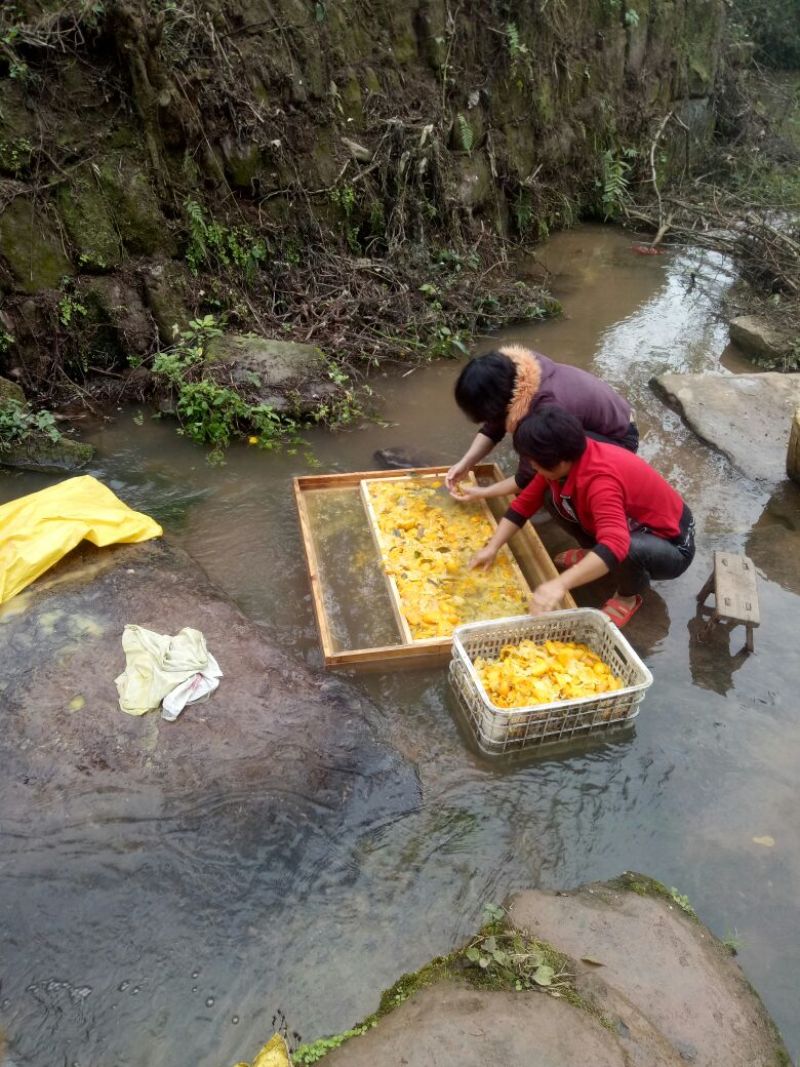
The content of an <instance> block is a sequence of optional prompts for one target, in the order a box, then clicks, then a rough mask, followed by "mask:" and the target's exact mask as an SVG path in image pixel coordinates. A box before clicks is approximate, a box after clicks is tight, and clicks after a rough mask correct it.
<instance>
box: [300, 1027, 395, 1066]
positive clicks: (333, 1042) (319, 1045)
mask: <svg viewBox="0 0 800 1067" xmlns="http://www.w3.org/2000/svg"><path fill="white" fill-rule="evenodd" d="M371 1026H377V1023H376V1022H373V1023H372V1024H371ZM369 1029H370V1026H368V1025H364V1026H356V1027H354V1028H353V1029H352V1030H345V1031H344V1033H341V1034H334V1035H333V1036H332V1037H322V1038H320V1039H319V1041H314V1042H312V1043H311V1044H308V1045H301V1046H300V1047H299V1048H298V1049H296V1050H295V1051H294V1052H293V1053H292V1063H295V1064H298V1065H302V1067H307V1065H308V1064H312V1063H319V1061H320V1060H321V1059H322V1058H323V1056H327V1054H328V1053H329V1052H332V1051H333V1050H334V1049H335V1048H339V1046H340V1045H343V1044H344V1043H345V1041H349V1040H350V1038H351V1037H361V1035H362V1034H366V1032H367V1031H368V1030H369Z"/></svg>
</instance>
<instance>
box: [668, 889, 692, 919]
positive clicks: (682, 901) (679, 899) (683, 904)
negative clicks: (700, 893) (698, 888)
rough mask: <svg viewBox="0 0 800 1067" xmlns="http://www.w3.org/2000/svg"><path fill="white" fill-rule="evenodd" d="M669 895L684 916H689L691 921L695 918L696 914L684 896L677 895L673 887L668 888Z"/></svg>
mask: <svg viewBox="0 0 800 1067" xmlns="http://www.w3.org/2000/svg"><path fill="white" fill-rule="evenodd" d="M669 895H670V896H671V897H672V899H673V900H674V901H675V903H676V904H677V905H678V907H679V908H680V909H681V911H685V912H686V914H687V915H691V917H692V918H693V919H696V918H697V912H696V911H695V910H694V908H693V907H692V905H691V903H690V901H689V898H688V897H687V896H686V895H685V894H683V893H679V892H678V890H677V889H676V888H675V886H670V890H669Z"/></svg>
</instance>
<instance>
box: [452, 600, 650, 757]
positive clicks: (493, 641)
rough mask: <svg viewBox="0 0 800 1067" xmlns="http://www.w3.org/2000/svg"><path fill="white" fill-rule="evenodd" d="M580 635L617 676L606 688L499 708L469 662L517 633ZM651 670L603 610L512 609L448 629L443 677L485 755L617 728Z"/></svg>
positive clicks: (532, 637) (631, 711)
mask: <svg viewBox="0 0 800 1067" xmlns="http://www.w3.org/2000/svg"><path fill="white" fill-rule="evenodd" d="M525 640H529V641H536V642H537V643H538V644H541V643H542V642H544V641H580V642H582V643H583V644H585V645H588V647H589V648H590V649H591V650H592V652H595V653H596V654H597V655H598V656H599V657H600V658H601V659H602V660H603V661H604V662H605V663H607V664H608V666H609V667H610V668H611V670H612V671H613V672H614V674H616V675H617V677H619V678H621V679H622V681H623V683H624V688H623V689H617V690H615V691H613V692H611V693H608V694H607V695H596V694H595V695H593V696H588V697H581V698H579V699H577V700H560V701H557V702H555V703H552V704H534V705H530V706H528V707H524V708H499V707H497V705H496V704H493V703H492V702H491V700H490V699H489V697H488V695H487V693H486V690H485V689H484V687H483V684H482V683H481V681H480V679H479V678H478V674H477V672H476V670H475V668H474V667H473V662H474V660H476V659H477V658H478V657H479V656H488V657H495V656H497V655H499V653H500V649H501V648H502V647H503V646H504V645H513V644H518V643H519V642H520V641H525ZM652 681H653V676H652V674H651V673H650V671H649V670H648V669H647V667H645V665H644V664H643V663H642V661H641V660H640V659H639V657H638V656H637V655H636V653H635V652H634V650H633V649H632V648H631V646H630V645H629V644H628V642H627V641H626V640H625V638H624V637H623V636H622V634H621V633H620V631H619V629H618V628H617V627H616V626H615V625H614V623H613V622H612V621H611V619H609V617H608V616H607V615H605V614H604V613H603V612H602V611H595V610H594V609H593V608H577V609H573V610H569V611H553V612H550V613H548V614H547V615H538V616H533V615H519V616H515V617H514V618H509V619H494V620H492V621H490V622H473V623H468V624H467V625H465V626H459V627H457V629H456V630H455V631H454V633H453V657H452V660H451V661H450V685H451V687H452V690H453V692H454V694H455V696H456V699H457V701H458V703H459V706H460V708H461V710H462V711H463V713H464V715H465V717H466V719H467V722H468V723H469V724H470V727H471V729H472V731H473V733H474V735H475V741H476V743H477V745H478V748H479V749H480V751H481V752H483V753H484V754H485V755H487V756H498V755H502V754H504V753H512V752H520V751H522V750H523V749H526V748H535V747H539V746H541V745H545V744H554V743H557V742H563V741H566V740H569V739H570V738H578V737H588V736H594V735H596V734H598V733H602V732H603V731H606V730H610V729H613V728H615V727H616V728H619V727H620V725H621V724H625V723H628V722H630V721H631V720H632V719H634V718H635V717H636V716H637V715H638V714H639V705H640V704H641V702H642V700H643V699H644V695H645V690H646V689H647V688H648V687H649V686H650V685H651V684H652Z"/></svg>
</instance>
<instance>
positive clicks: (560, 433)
mask: <svg viewBox="0 0 800 1067" xmlns="http://www.w3.org/2000/svg"><path fill="white" fill-rule="evenodd" d="M514 448H515V449H516V451H517V452H518V453H519V454H520V455H521V456H527V457H528V458H529V459H532V460H533V462H534V463H537V464H538V465H539V466H540V467H544V469H545V470H552V469H553V468H554V467H557V466H558V465H559V463H562V462H563V461H564V460H569V461H570V462H572V461H574V460H576V459H580V457H581V456H582V455H583V453H584V452H585V451H586V432H585V431H584V429H583V426H582V425H581V422H580V419H576V418H575V416H574V415H570V413H569V412H568V411H564V409H563V408H558V407H547V408H542V409H541V410H540V411H539V412H537V413H536V414H535V415H528V417H527V418H526V419H523V420H522V422H520V424H519V426H517V428H516V430H515V431H514Z"/></svg>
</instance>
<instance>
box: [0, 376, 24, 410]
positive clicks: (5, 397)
mask: <svg viewBox="0 0 800 1067" xmlns="http://www.w3.org/2000/svg"><path fill="white" fill-rule="evenodd" d="M9 400H14V401H15V402H16V403H18V404H24V403H25V394H24V393H23V391H22V388H21V387H20V386H19V385H17V383H16V382H10V381H9V380H8V378H0V406H2V405H3V404H4V403H6V402H7V401H9Z"/></svg>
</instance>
